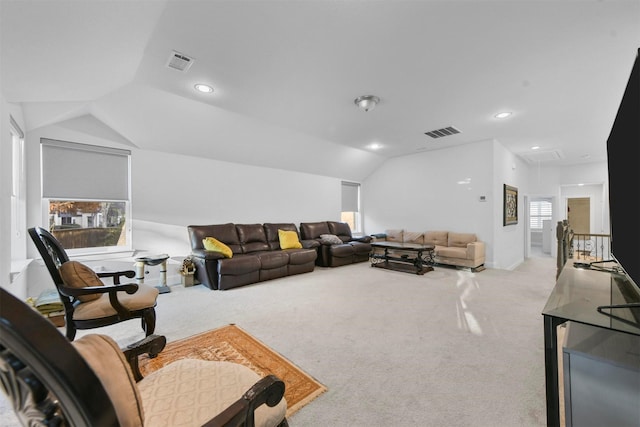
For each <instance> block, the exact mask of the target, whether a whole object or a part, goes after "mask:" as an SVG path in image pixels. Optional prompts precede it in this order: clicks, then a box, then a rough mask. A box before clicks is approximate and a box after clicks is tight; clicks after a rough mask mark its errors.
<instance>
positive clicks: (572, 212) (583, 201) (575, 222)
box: [567, 197, 591, 234]
mask: <svg viewBox="0 0 640 427" xmlns="http://www.w3.org/2000/svg"><path fill="white" fill-rule="evenodd" d="M567 220H569V226H570V227H571V228H572V229H573V232H574V233H576V234H590V233H591V199H590V198H589V197H573V198H569V199H567Z"/></svg>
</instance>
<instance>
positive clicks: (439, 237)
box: [424, 231, 449, 246]
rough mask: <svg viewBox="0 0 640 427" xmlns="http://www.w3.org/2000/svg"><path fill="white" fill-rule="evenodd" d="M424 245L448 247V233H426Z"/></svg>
mask: <svg viewBox="0 0 640 427" xmlns="http://www.w3.org/2000/svg"><path fill="white" fill-rule="evenodd" d="M424 244H425V245H434V246H449V232H448V231H426V232H425V233H424Z"/></svg>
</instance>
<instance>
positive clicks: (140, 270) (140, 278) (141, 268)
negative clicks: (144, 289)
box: [135, 261, 145, 285]
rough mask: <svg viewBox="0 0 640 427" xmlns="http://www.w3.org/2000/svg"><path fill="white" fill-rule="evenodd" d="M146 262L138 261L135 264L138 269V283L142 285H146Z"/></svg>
mask: <svg viewBox="0 0 640 427" xmlns="http://www.w3.org/2000/svg"><path fill="white" fill-rule="evenodd" d="M144 265H145V264H144V262H142V261H138V262H136V264H135V267H136V283H137V284H139V285H140V284H142V283H144Z"/></svg>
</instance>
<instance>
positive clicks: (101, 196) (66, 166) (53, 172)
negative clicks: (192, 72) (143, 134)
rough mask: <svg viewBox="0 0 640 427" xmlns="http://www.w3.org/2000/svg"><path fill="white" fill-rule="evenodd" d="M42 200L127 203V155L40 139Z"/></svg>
mask: <svg viewBox="0 0 640 427" xmlns="http://www.w3.org/2000/svg"><path fill="white" fill-rule="evenodd" d="M40 142H41V149H42V197H44V198H48V199H62V200H66V199H70V200H79V199H80V200H82V199H88V200H129V170H130V167H129V165H130V156H131V152H130V151H128V150H120V149H116V148H108V147H98V146H94V145H87V144H78V143H74V142H66V141H56V140H52V139H46V138H42V139H41V140H40Z"/></svg>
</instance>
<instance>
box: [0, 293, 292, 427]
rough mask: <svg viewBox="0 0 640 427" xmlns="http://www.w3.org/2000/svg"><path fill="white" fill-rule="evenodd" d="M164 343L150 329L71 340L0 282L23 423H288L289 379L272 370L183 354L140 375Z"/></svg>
mask: <svg viewBox="0 0 640 427" xmlns="http://www.w3.org/2000/svg"><path fill="white" fill-rule="evenodd" d="M165 343H166V341H165V339H164V337H162V336H158V335H151V336H148V337H146V338H145V339H143V340H142V341H140V342H138V343H136V344H134V345H132V346H129V347H128V348H127V349H126V350H125V351H122V350H121V349H120V348H119V347H118V345H117V344H116V343H115V342H114V341H113V340H112V339H111V338H109V337H108V336H105V335H97V334H90V335H86V336H84V337H82V338H80V339H78V340H76V341H74V342H73V343H71V342H69V341H68V340H67V339H65V337H64V336H63V335H62V334H60V333H59V332H58V331H57V330H56V328H55V327H54V326H53V324H51V323H50V322H49V321H47V320H46V319H45V318H44V317H42V316H41V315H40V314H39V313H38V312H36V311H35V310H33V309H32V308H31V307H29V306H27V305H26V304H25V303H23V302H22V301H20V300H19V299H17V298H16V297H14V296H13V295H11V294H10V293H9V292H7V291H6V290H5V289H3V288H2V287H0V389H2V391H3V392H4V393H5V394H6V395H7V396H8V397H9V400H10V401H11V403H12V404H13V408H14V410H15V412H16V414H17V415H18V417H19V418H20V421H21V422H22V424H23V425H69V426H76V427H82V426H91V427H100V426H117V425H120V426H171V427H179V426H201V425H207V426H229V427H231V426H249V427H250V426H254V425H255V426H262V427H273V426H287V421H286V418H285V413H286V408H287V404H286V401H285V400H284V399H283V395H284V383H283V382H282V381H281V380H279V379H278V378H277V377H275V376H273V375H271V376H268V377H265V378H262V379H261V378H260V377H259V376H258V374H256V373H254V372H253V371H252V370H251V369H249V368H247V367H245V366H242V365H239V364H235V363H230V362H211V361H203V360H192V359H183V360H178V361H175V362H173V363H170V364H169V365H167V366H165V367H163V368H160V369H159V370H157V371H154V372H152V373H151V374H149V375H148V376H147V377H145V378H142V376H141V375H140V371H139V369H138V363H137V361H138V356H139V355H140V354H143V353H149V355H150V356H151V357H154V356H155V355H157V354H158V353H159V352H160V351H162V349H163V348H164V345H165ZM265 403H266V405H265Z"/></svg>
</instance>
